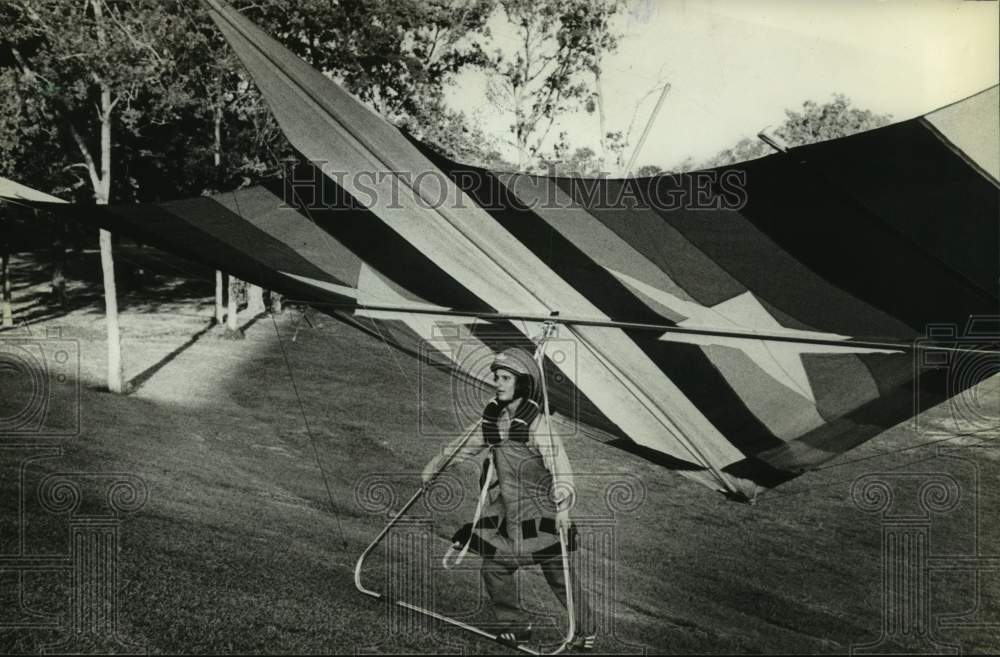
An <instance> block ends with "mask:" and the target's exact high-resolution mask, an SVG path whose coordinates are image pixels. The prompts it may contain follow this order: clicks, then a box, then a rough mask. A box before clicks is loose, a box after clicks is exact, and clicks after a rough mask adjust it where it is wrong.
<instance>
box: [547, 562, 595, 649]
mask: <svg viewBox="0 0 1000 657" xmlns="http://www.w3.org/2000/svg"><path fill="white" fill-rule="evenodd" d="M575 555H576V552H570V554H569V557H570V558H569V567H570V571H569V575H570V581H571V582H572V583H573V616H574V618H575V620H576V635H577V636H592V635H593V634H594V633H595V632H596V631H597V623H596V622H595V619H594V615H593V614H592V613H591V609H590V599H589V596H588V595H587V592H586V591H585V590H584V588H583V583H582V582H581V581H580V577H579V576H578V575H579V571H578V569H577V568H576V567H575V562H576V558H575ZM539 565H540V566H541V568H542V574H543V575H545V581H546V582H548V584H549V588H551V589H552V592H553V593H554V594H555V595H556V597H557V598H559V602H561V603H562V606H563V607H564V608H565V607H566V576H565V573H564V572H563V560H562V555H557V556H554V557H550V558H548V559H546V560H545V561H542V562H541V563H540V564H539Z"/></svg>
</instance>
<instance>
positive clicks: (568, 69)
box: [489, 0, 623, 170]
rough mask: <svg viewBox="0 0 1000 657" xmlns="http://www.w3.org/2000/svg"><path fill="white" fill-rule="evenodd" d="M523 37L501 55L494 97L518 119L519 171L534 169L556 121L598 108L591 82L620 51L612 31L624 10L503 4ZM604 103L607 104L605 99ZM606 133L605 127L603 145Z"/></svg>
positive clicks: (577, 0) (575, 1)
mask: <svg viewBox="0 0 1000 657" xmlns="http://www.w3.org/2000/svg"><path fill="white" fill-rule="evenodd" d="M499 2H500V7H501V10H502V12H503V15H504V17H505V18H506V20H507V21H508V23H510V24H511V25H512V26H513V27H514V29H515V30H516V34H517V45H516V47H515V48H514V49H512V50H511V51H510V52H506V53H505V52H504V51H503V50H502V49H497V50H496V51H495V54H494V57H493V61H492V63H491V68H492V71H493V77H492V78H491V85H490V90H489V93H490V97H491V100H492V101H493V103H494V104H495V105H497V106H498V107H500V108H501V109H504V110H506V111H509V112H511V113H512V114H513V117H514V120H513V122H512V123H511V127H510V130H511V134H512V135H513V142H512V143H513V145H514V147H515V148H516V149H517V158H518V161H517V165H518V168H519V169H522V170H523V169H526V168H527V167H529V166H531V165H532V164H534V162H533V160H534V159H535V158H536V157H537V156H538V155H539V153H540V149H541V148H542V146H543V145H544V143H545V140H546V139H547V138H548V135H549V132H550V131H551V129H552V126H553V124H554V123H555V121H556V119H557V118H558V117H559V116H560V115H561V114H563V113H565V112H569V111H572V110H576V109H578V108H580V107H581V105H583V104H584V103H585V102H587V101H588V100H589V101H590V102H591V107H593V103H595V102H597V101H596V100H595V98H594V97H593V96H592V95H591V92H590V85H589V84H588V83H587V82H586V81H585V80H586V79H587V77H588V74H590V75H595V74H597V75H599V72H600V70H601V55H602V54H603V53H604V52H610V51H613V50H614V49H615V48H616V47H617V37H616V36H615V35H614V34H612V32H611V31H610V30H609V29H608V23H609V20H610V19H611V17H612V16H613V15H614V14H615V13H617V12H618V10H619V9H620V8H621V7H622V6H623V2H620V1H618V0H602V1H601V2H596V3H595V2H591V1H590V0H499ZM600 102H602V103H603V100H602V99H601V100H600ZM604 130H605V127H604V126H602V127H601V131H602V136H601V137H602V144H603V140H604V134H603V132H604Z"/></svg>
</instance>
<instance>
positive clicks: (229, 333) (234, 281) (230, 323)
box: [224, 274, 243, 340]
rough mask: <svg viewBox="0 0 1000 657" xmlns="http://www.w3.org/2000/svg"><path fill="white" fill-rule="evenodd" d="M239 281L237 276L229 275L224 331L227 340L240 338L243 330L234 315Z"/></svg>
mask: <svg viewBox="0 0 1000 657" xmlns="http://www.w3.org/2000/svg"><path fill="white" fill-rule="evenodd" d="M239 287H240V281H239V279H238V278H236V277H235V276H233V275H232V274H230V275H229V306H228V308H227V310H226V333H225V336H224V337H226V338H227V339H229V340H242V339H243V331H241V330H240V327H239V324H238V322H237V317H236V295H237V294H239Z"/></svg>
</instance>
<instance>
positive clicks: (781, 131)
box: [701, 93, 892, 168]
mask: <svg viewBox="0 0 1000 657" xmlns="http://www.w3.org/2000/svg"><path fill="white" fill-rule="evenodd" d="M891 118H892V117H891V116H890V115H889V114H876V113H874V112H872V111H870V110H862V109H858V108H856V107H853V106H852V104H851V100H850V99H849V98H848V97H847V96H845V95H844V94H839V93H838V94H834V95H833V100H831V101H830V102H827V103H823V104H820V103H817V102H815V101H812V100H807V101H806V102H804V103H802V110H801V111H795V110H785V121H784V122H783V123H782V124H781V125H780V126H778V128H776V129H775V130H774V134H775V135H776V136H777V137H778V138H779V139H781V140H782V141H783V142H785V144H787V145H788V146H789V147H795V146H804V145H806V144H812V143H815V142H818V141H827V140H830V139H836V138H838V137H847V136H848V135H853V134H855V133H857V132H864V131H865V130H872V129H874V128H879V127H881V126H884V125H887V124H888V123H889V121H890V120H891ZM773 152H774V151H773V149H771V147H770V146H768V145H767V144H765V143H764V142H762V141H760V140H759V139H756V138H755V139H750V138H744V139H741V140H740V141H739V142H737V143H736V144H735V145H734V146H732V147H731V148H727V149H725V150H723V151H720V152H719V153H717V154H716V155H715V156H713V157H711V158H709V159H708V160H706V161H705V162H704V163H703V164H702V165H701V166H702V168H707V167H714V166H723V165H726V164H734V163H736V162H744V161H746V160H753V159H756V158H758V157H763V156H765V155H769V154H771V153H773Z"/></svg>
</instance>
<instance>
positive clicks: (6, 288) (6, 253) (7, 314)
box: [0, 217, 14, 328]
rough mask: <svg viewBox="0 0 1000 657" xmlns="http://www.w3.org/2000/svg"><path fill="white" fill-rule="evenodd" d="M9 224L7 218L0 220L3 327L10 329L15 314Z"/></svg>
mask: <svg viewBox="0 0 1000 657" xmlns="http://www.w3.org/2000/svg"><path fill="white" fill-rule="evenodd" d="M7 231H8V228H7V222H6V217H2V218H0V232H2V235H0V250H2V251H3V254H2V256H0V282H2V285H3V301H2V305H3V327H4V328H10V327H11V326H14V313H13V310H12V308H11V294H10V240H9V239H7Z"/></svg>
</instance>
